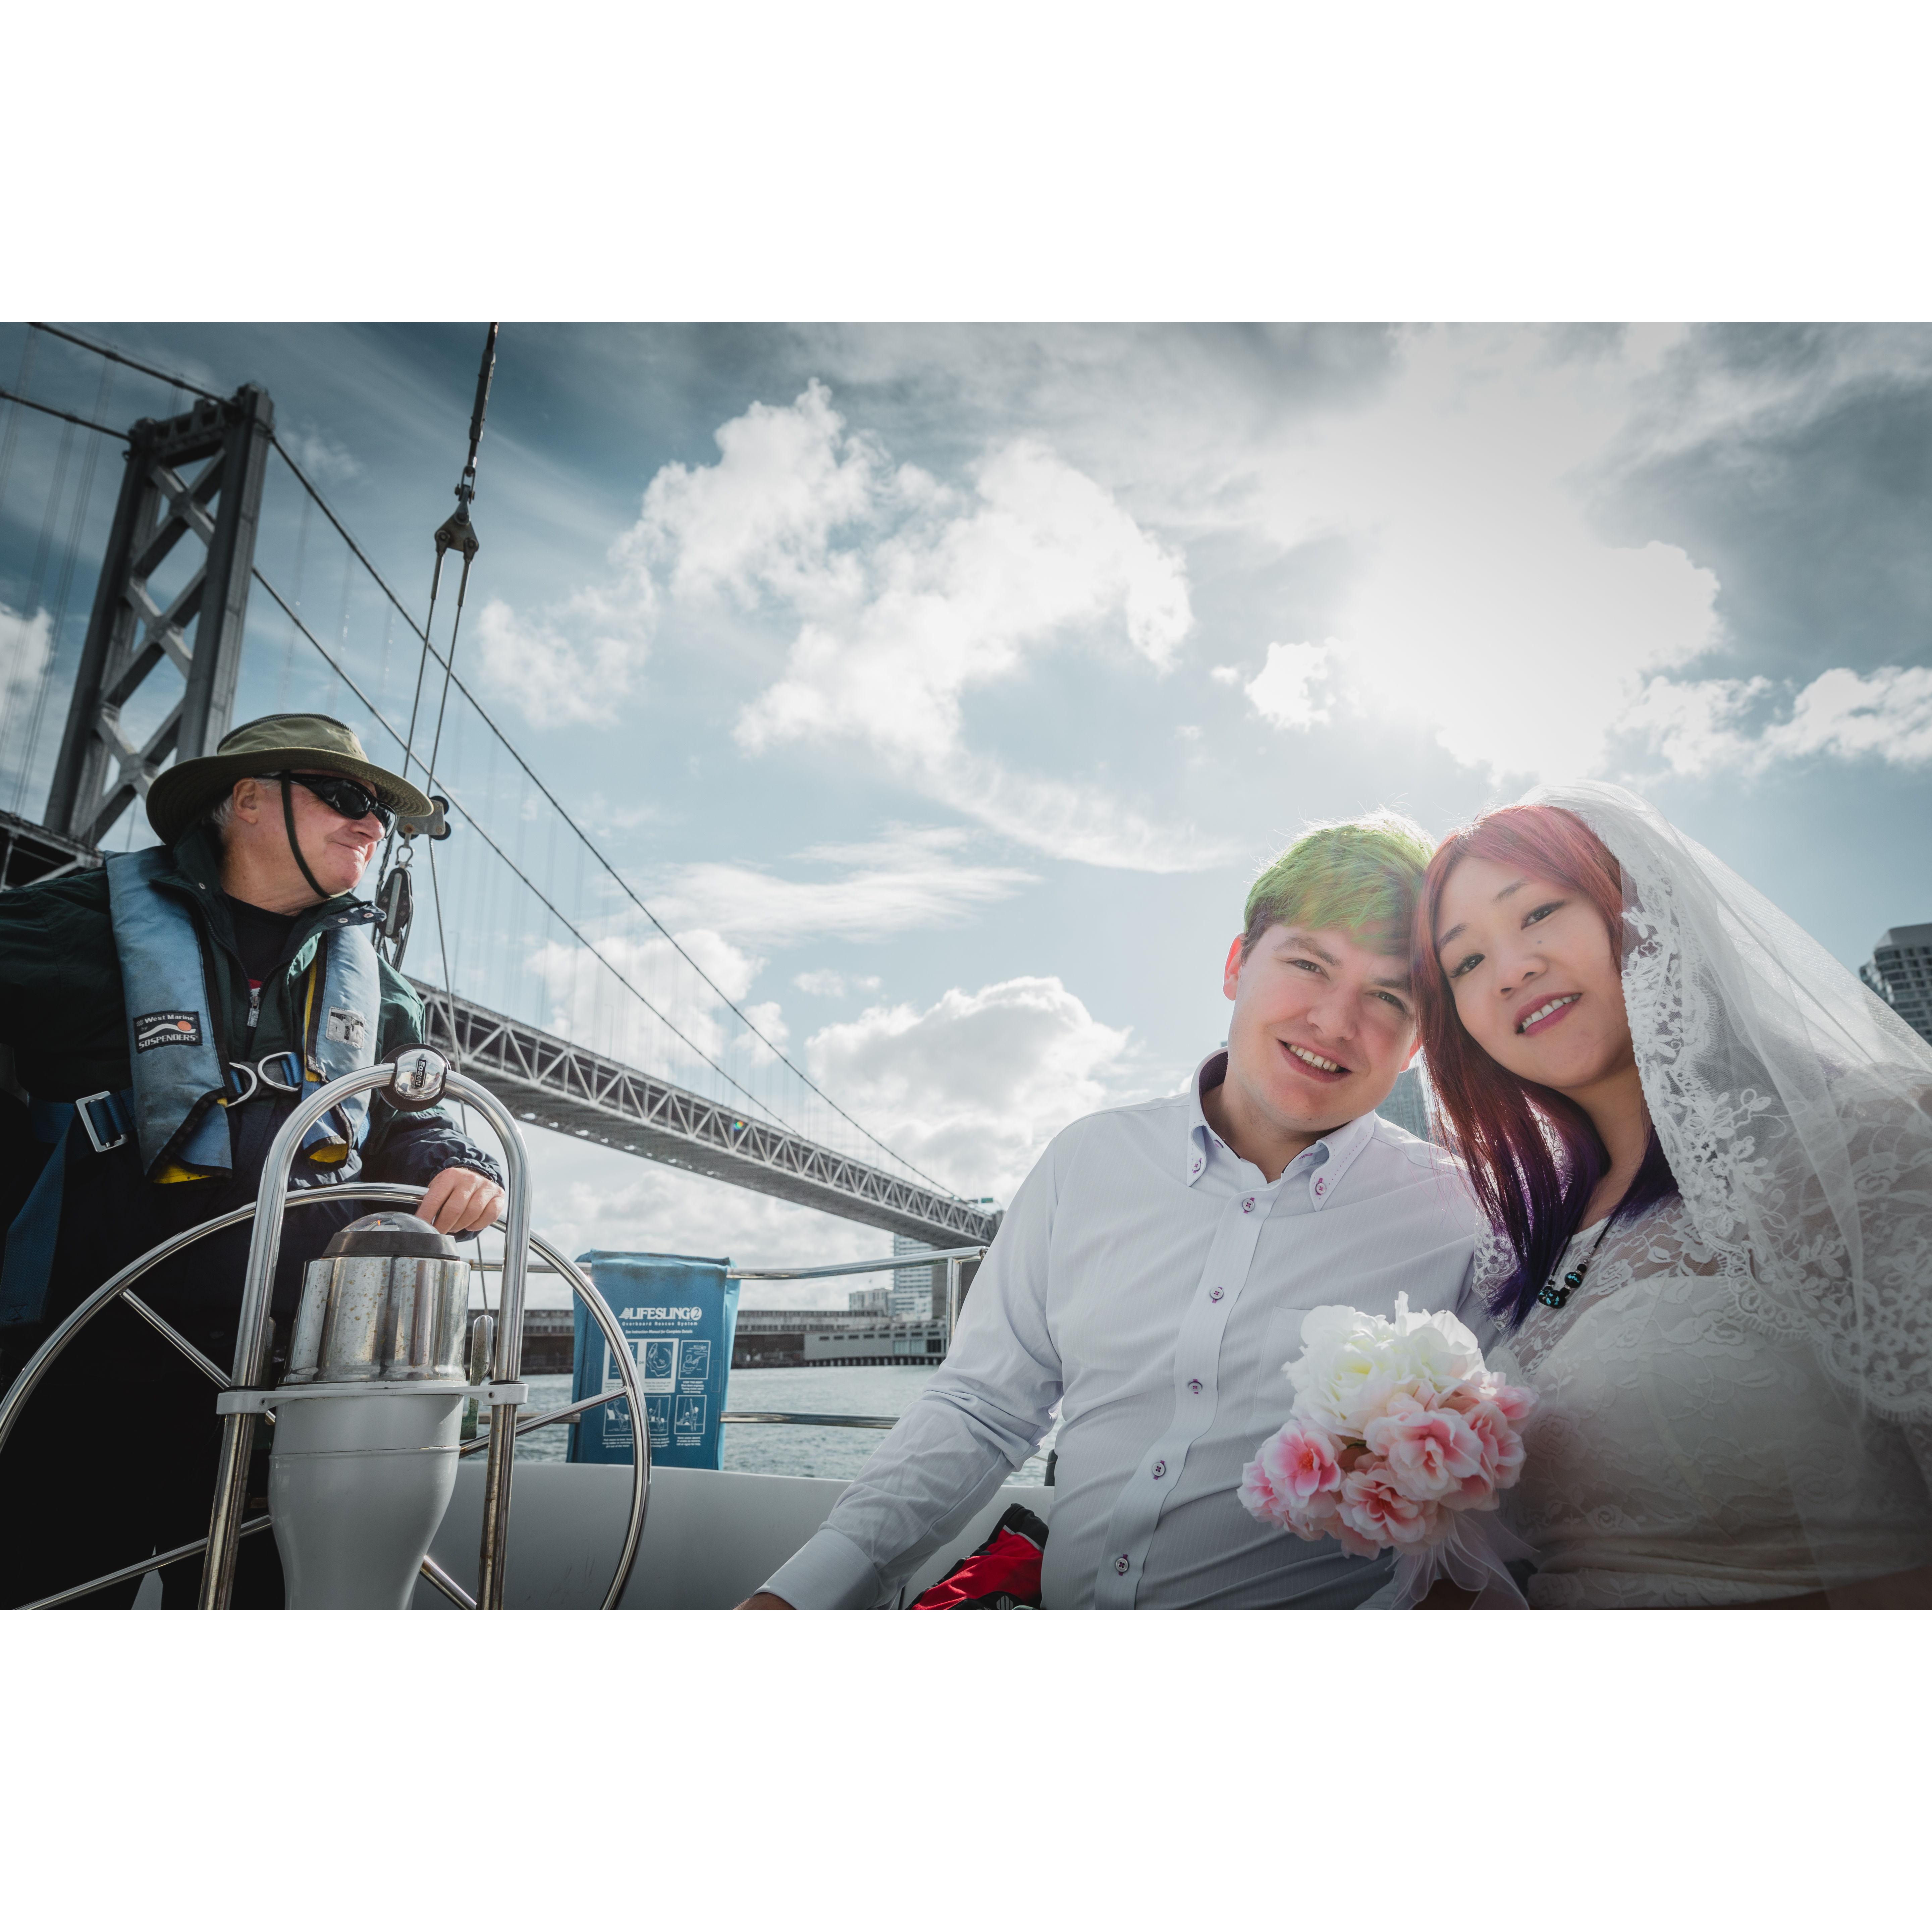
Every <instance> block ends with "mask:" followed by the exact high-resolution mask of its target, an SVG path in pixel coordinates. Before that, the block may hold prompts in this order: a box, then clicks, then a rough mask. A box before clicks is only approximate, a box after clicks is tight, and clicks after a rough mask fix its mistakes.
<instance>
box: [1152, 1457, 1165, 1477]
mask: <svg viewBox="0 0 1932 1932" xmlns="http://www.w3.org/2000/svg"><path fill="white" fill-rule="evenodd" d="M1166 1474H1167V1464H1166V1461H1165V1460H1163V1461H1160V1462H1158V1463H1156V1464H1155V1465H1154V1481H1156V1482H1159V1481H1160V1479H1161V1478H1162V1477H1163V1476H1164V1475H1166Z"/></svg>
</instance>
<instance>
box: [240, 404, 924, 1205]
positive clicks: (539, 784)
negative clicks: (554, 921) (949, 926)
mask: <svg viewBox="0 0 1932 1932" xmlns="http://www.w3.org/2000/svg"><path fill="white" fill-rule="evenodd" d="M275 452H276V454H277V455H279V456H280V457H281V459H282V460H283V461H284V463H287V465H288V466H289V469H290V471H291V472H292V473H293V475H294V476H295V478H296V481H298V482H299V483H300V484H301V485H302V487H303V488H304V489H305V490H307V491H308V493H309V495H310V496H311V497H312V498H313V499H314V501H315V504H316V506H317V508H319V509H320V511H322V513H323V515H324V516H325V517H327V518H328V519H329V522H330V523H332V524H334V525H335V528H336V529H337V530H338V532H340V533H341V536H342V538H343V541H344V542H346V543H347V544H348V545H349V546H350V548H351V549H352V550H355V551H356V556H358V557H359V558H361V559H362V563H363V566H364V568H365V569H367V570H368V572H369V574H370V575H371V577H374V579H375V580H376V582H377V585H378V586H380V588H381V589H382V592H383V595H385V596H386V597H387V598H389V601H390V602H391V603H392V604H393V605H394V606H395V608H396V610H397V611H398V613H400V614H401V617H402V619H403V621H404V623H406V624H407V625H409V627H410V629H411V630H412V631H414V632H415V633H416V636H417V637H418V638H419V640H421V642H422V646H423V649H424V651H425V652H427V654H428V656H429V657H430V658H434V660H435V661H436V662H437V664H440V665H441V666H442V667H443V669H444V670H445V671H446V673H447V676H448V679H449V683H450V684H451V685H453V686H454V687H455V689H456V690H457V691H458V692H459V693H460V694H461V695H462V696H463V697H464V698H466V700H468V701H469V706H470V708H471V709H472V710H473V711H475V713H476V715H478V717H479V718H481V720H482V721H483V722H484V725H485V726H486V727H487V728H488V729H489V730H490V733H491V735H492V736H494V737H495V738H496V740H497V742H499V743H500V744H501V745H502V747H503V748H504V750H505V751H507V752H508V754H510V757H511V760H512V762H513V763H514V764H515V766H516V767H517V769H518V770H519V771H520V772H522V773H523V776H524V777H525V778H526V779H528V780H529V783H530V784H532V786H533V787H535V790H536V791H537V792H538V794H539V796H541V798H542V799H544V802H545V803H546V804H547V805H549V806H550V809H551V810H552V811H554V812H555V813H556V815H557V817H559V818H560V819H561V820H562V821H563V823H565V825H567V826H568V827H569V828H570V830H571V832H572V834H573V835H574V836H575V837H576V838H577V839H578V840H579V841H580V843H581V844H583V847H584V849H585V850H586V851H588V852H589V854H590V856H591V857H592V859H595V861H596V862H597V863H598V865H600V866H601V867H602V868H603V869H604V871H605V872H606V873H607V874H609V875H610V879H611V880H612V882H613V883H614V884H615V885H616V887H617V889H618V890H619V892H622V894H623V895H624V896H625V898H627V899H628V900H629V901H630V902H631V904H632V905H633V906H634V907H636V908H637V910H638V911H639V912H640V913H643V916H644V917H645V918H646V919H649V921H650V922H651V924H652V926H655V928H656V929H657V930H658V932H659V933H660V934H661V935H663V937H664V939H665V941H667V943H668V944H669V945H670V948H671V950H672V951H673V952H674V953H676V955H677V956H678V957H679V959H682V960H683V962H685V965H688V967H690V968H691V971H693V972H694V973H695V974H697V977H699V978H700V980H703V982H704V983H705V985H706V986H709V988H710V989H711V990H712V992H714V993H715V994H716V995H717V996H718V1000H719V1001H720V1003H721V1004H722V1005H723V1006H724V1007H726V1008H727V1009H728V1010H730V1012H731V1013H733V1014H735V1015H736V1017H737V1018H738V1019H739V1021H740V1022H742V1024H743V1025H744V1028H745V1031H747V1032H748V1033H749V1034H751V1035H752V1036H753V1037H754V1038H756V1039H757V1040H761V1041H763V1043H764V1045H765V1046H766V1047H768V1048H769V1049H770V1050H771V1053H772V1058H774V1059H775V1060H776V1061H778V1062H779V1064H781V1065H782V1066H784V1067H787V1068H789V1069H790V1071H791V1072H792V1073H794V1074H796V1076H798V1078H799V1079H800V1080H801V1081H802V1082H804V1084H805V1086H806V1087H807V1088H808V1089H810V1091H811V1092H812V1093H814V1094H817V1097H819V1099H820V1100H823V1102H824V1103H825V1104H826V1106H828V1107H829V1108H830V1109H832V1112H833V1113H835V1114H836V1115H838V1118H840V1119H841V1121H844V1123H845V1124H846V1125H847V1127H850V1128H852V1129H853V1130H854V1131H855V1132H856V1133H859V1134H860V1135H861V1136H863V1137H864V1138H865V1139H866V1140H868V1141H869V1142H871V1144H872V1145H873V1146H874V1147H875V1148H877V1149H878V1150H879V1151H880V1153H881V1154H884V1155H885V1156H886V1158H887V1159H888V1160H892V1161H895V1162H896V1163H898V1165H899V1166H901V1167H903V1168H905V1169H907V1170H908V1171H909V1172H911V1173H913V1174H916V1175H918V1176H919V1178H920V1180H922V1181H926V1182H927V1183H929V1184H930V1185H932V1187H936V1188H938V1190H939V1191H940V1192H941V1193H942V1194H946V1195H948V1196H950V1194H951V1193H952V1190H951V1189H950V1188H949V1187H947V1185H946V1184H945V1183H944V1181H940V1180H937V1179H935V1178H934V1176H932V1175H929V1174H928V1173H927V1172H926V1170H925V1169H923V1168H922V1167H919V1166H916V1165H915V1164H914V1163H913V1162H911V1161H909V1160H907V1159H906V1157H904V1155H903V1154H898V1153H896V1152H895V1151H894V1150H893V1149H892V1148H889V1147H888V1146H886V1144H885V1142H883V1141H882V1140H880V1138H879V1137H878V1136H877V1134H875V1133H873V1132H872V1130H871V1129H870V1128H869V1127H866V1126H865V1124H864V1123H863V1122H862V1121H856V1120H855V1119H853V1117H852V1116H851V1115H850V1114H848V1113H847V1112H846V1111H845V1109H844V1108H843V1107H841V1106H839V1104H838V1102H837V1101H836V1100H833V1099H832V1096H831V1095H830V1094H828V1093H826V1091H825V1090H824V1088H822V1087H820V1085H819V1084H818V1083H817V1081H815V1080H814V1079H812V1077H811V1075H810V1074H808V1073H806V1072H805V1069H804V1068H803V1067H800V1066H799V1064H798V1063H797V1062H796V1061H794V1060H793V1058H791V1056H790V1055H789V1054H787V1052H784V1049H782V1048H781V1047H780V1046H778V1043H776V1042H775V1040H772V1039H771V1038H770V1037H769V1036H768V1035H767V1034H766V1033H765V1031H763V1028H760V1026H759V1025H757V1022H755V1021H754V1020H753V1019H751V1017H750V1016H749V1015H748V1014H747V1013H745V1010H744V1008H743V1007H741V1006H739V1004H738V1003H737V1001H736V1000H734V999H733V998H732V997H731V996H730V994H728V993H727V992H725V990H724V988H723V987H722V986H719V985H718V982H717V981H716V980H714V979H712V977H711V975H710V974H709V973H707V972H706V971H705V970H704V968H703V966H702V965H700V964H699V963H698V962H697V960H696V959H693V958H692V957H691V954H690V953H689V952H688V950H686V949H685V947H684V946H683V945H682V944H681V943H680V942H679V939H678V937H677V935H676V934H675V933H674V932H672V931H671V929H670V927H669V926H666V925H665V924H664V921H663V920H662V919H659V918H658V916H657V914H656V913H654V912H653V911H652V910H651V909H650V907H649V906H648V905H646V904H645V903H644V901H643V899H641V898H639V896H638V895H637V892H636V891H635V889H634V888H633V887H632V886H631V883H630V881H629V880H628V879H626V878H625V877H624V875H623V874H622V873H621V872H620V871H618V869H617V868H616V866H615V865H612V864H611V862H610V860H609V859H607V858H606V857H605V856H604V853H602V851H601V850H599V849H598V846H597V844H596V842H595V841H594V840H593V839H592V838H591V836H590V835H589V833H588V832H586V831H585V830H584V829H583V826H580V824H578V823H577V820H575V819H574V817H571V814H570V813H569V811H568V810H567V809H566V808H565V805H564V804H563V802H562V800H561V799H559V798H558V796H557V795H556V793H554V792H553V791H552V790H550V787H549V786H548V785H547V784H545V783H544V781H543V780H542V778H540V777H539V776H538V775H537V773H536V772H535V770H533V769H532V767H531V766H530V763H529V760H528V759H526V757H524V756H523V753H522V752H521V751H518V750H517V747H516V746H515V745H514V743H512V742H511V740H510V739H509V737H508V736H507V735H506V734H505V732H504V730H503V729H502V727H501V726H500V725H499V724H498V723H497V722H496V720H495V718H493V717H491V716H490V713H489V712H488V710H487V709H486V708H485V707H484V705H483V704H482V703H481V700H478V697H477V696H476V694H475V692H474V691H472V690H471V689H470V688H469V686H468V685H466V684H465V683H464V682H463V679H461V678H460V677H459V676H458V675H457V674H456V670H455V665H454V664H453V663H450V662H448V661H446V660H445V659H444V658H443V656H442V655H441V653H440V652H438V651H437V648H436V646H435V645H434V643H432V642H431V639H430V635H429V632H428V629H427V628H426V627H425V625H421V624H419V623H418V622H416V619H415V617H414V616H413V615H412V614H411V613H410V609H409V607H408V606H407V604H404V602H403V601H402V600H401V598H399V597H398V596H397V595H396V593H395V592H394V591H393V590H392V589H390V588H389V585H388V584H387V583H384V582H383V578H382V577H381V576H380V574H378V572H377V570H376V568H375V566H374V565H373V564H371V562H369V561H368V558H366V557H365V556H363V555H362V550H361V549H360V548H359V547H358V546H357V544H356V540H355V538H353V537H352V536H350V534H349V532H347V530H346V529H344V528H343V526H342V523H341V519H340V518H339V517H337V515H336V514H335V511H333V510H332V509H331V508H329V505H328V503H327V502H326V501H324V499H323V496H322V493H321V492H320V490H317V488H316V487H315V485H314V484H313V483H311V481H309V479H308V477H307V475H305V474H304V473H303V471H302V466H301V465H300V464H299V463H297V462H296V460H295V458H293V457H292V456H291V455H290V454H289V452H287V449H284V447H283V446H282V444H281V440H279V439H277V440H275ZM431 614H432V616H434V611H433V610H432V613H431ZM422 668H423V667H422V664H420V663H419V665H418V670H417V691H418V695H419V697H420V694H421V690H422ZM413 710H414V707H413V706H412V715H413ZM384 729H385V730H387V729H389V727H388V726H387V725H385V726H384ZM396 742H398V744H399V745H407V742H408V741H407V739H404V738H403V737H401V736H397V739H396ZM404 769H405V772H407V761H406V763H405V766H404ZM464 816H465V817H469V822H470V823H471V824H472V826H475V823H476V821H475V818H474V817H470V815H469V814H468V813H467V812H466V813H465V814H464ZM492 849H493V850H500V847H495V846H493V847H492ZM506 862H507V861H506ZM519 876H521V875H520V874H519ZM600 957H601V955H600ZM613 970H614V969H613ZM623 983H624V984H625V986H627V987H629V988H630V990H631V992H634V993H636V992H637V989H636V988H635V987H633V986H630V983H629V982H628V980H625V981H624V982H623ZM637 998H639V999H640V1000H643V998H644V996H643V995H642V994H641V993H637ZM644 1004H645V1005H646V1007H649V1009H650V1010H651V1011H652V1013H658V1009H657V1008H656V1007H655V1006H652V1004H651V1003H650V1001H648V1000H644ZM663 1017H664V1016H663V1015H662V1014H661V1013H658V1018H660V1019H662V1018H663ZM666 1024H667V1025H668V1024H669V1022H666ZM673 1031H676V1029H674V1028H673ZM678 1037H679V1039H680V1040H682V1039H683V1038H684V1036H683V1035H682V1034H678ZM686 1044H687V1045H688V1044H689V1042H688V1041H687V1042H686ZM705 1059H706V1064H707V1065H709V1064H714V1063H712V1061H710V1059H709V1055H706V1056H705ZM726 1077H727V1079H729V1078H730V1076H728V1075H727V1076H726ZM732 1084H733V1085H734V1086H737V1087H738V1091H739V1092H740V1093H744V1092H745V1091H746V1090H745V1088H743V1087H742V1086H739V1083H738V1082H736V1081H733V1082H732ZM774 1118H776V1116H774ZM794 1131H796V1130H794Z"/></svg>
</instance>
